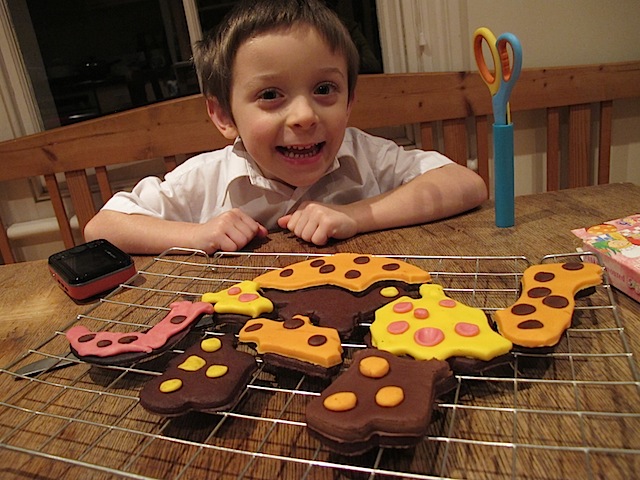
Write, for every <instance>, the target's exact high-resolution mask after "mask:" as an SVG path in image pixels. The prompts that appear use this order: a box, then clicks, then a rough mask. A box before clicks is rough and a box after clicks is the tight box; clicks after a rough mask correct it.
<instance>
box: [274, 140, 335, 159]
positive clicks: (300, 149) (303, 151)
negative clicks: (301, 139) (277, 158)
mask: <svg viewBox="0 0 640 480" xmlns="http://www.w3.org/2000/svg"><path fill="white" fill-rule="evenodd" d="M324 145H325V142H320V143H313V144H310V145H291V146H288V147H285V146H279V147H276V150H278V152H279V153H280V154H281V155H283V156H285V157H287V158H288V159H291V160H303V159H305V158H312V157H315V156H316V155H318V154H319V153H320V151H321V150H322V147H324Z"/></svg>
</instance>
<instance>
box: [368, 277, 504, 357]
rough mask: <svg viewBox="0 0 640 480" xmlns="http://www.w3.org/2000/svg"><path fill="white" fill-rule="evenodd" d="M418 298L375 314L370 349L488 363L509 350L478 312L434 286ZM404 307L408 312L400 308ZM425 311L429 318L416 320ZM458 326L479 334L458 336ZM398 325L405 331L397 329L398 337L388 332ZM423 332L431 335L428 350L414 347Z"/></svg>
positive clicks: (400, 301)
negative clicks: (464, 358) (468, 327)
mask: <svg viewBox="0 0 640 480" xmlns="http://www.w3.org/2000/svg"><path fill="white" fill-rule="evenodd" d="M420 295H421V298H418V299H413V298H409V297H401V298H399V299H397V300H396V301H394V302H391V303H388V304H387V305H385V306H383V307H382V308H380V309H378V310H377V311H376V313H375V320H374V321H373V323H372V324H371V327H370V330H371V339H372V343H373V346H375V347H377V348H379V349H380V350H386V351H388V352H391V353H393V354H394V355H410V356H412V357H414V358H416V359H418V360H430V359H432V358H436V359H438V360H446V359H447V358H450V357H456V356H464V357H472V358H478V359H480V360H491V359H492V358H494V357H497V356H499V355H502V354H505V353H507V352H509V351H510V350H511V347H512V344H511V342H510V341H509V340H507V339H506V338H504V337H503V336H501V335H499V334H497V333H496V332H494V331H493V330H492V329H491V327H490V326H489V322H488V320H487V317H486V315H485V314H484V312H483V311H482V310H481V309H479V308H473V307H469V306H468V305H465V304H463V303H460V302H457V301H454V300H453V299H451V298H449V297H447V296H446V295H445V294H444V291H443V289H442V286H441V285H437V284H424V285H421V286H420ZM399 304H400V305H399ZM396 305H398V308H396V310H394V306H396ZM407 305H409V309H408V310H406V309H402V308H399V307H402V306H405V307H406V306H407ZM397 310H399V311H397ZM405 310H406V311H405ZM425 310H426V311H427V312H428V316H427V317H426V318H418V317H420V316H421V315H420V314H421V313H422V312H424V311H425ZM414 312H416V315H414ZM459 322H463V323H465V324H469V325H470V326H471V327H472V329H474V330H478V333H477V334H475V335H473V336H462V335H459V334H458V333H456V324H457V323H459ZM399 324H402V325H403V327H404V329H398V330H397V332H398V333H390V332H389V329H390V328H391V329H393V327H394V326H395V325H399ZM390 325H391V327H390ZM476 327H477V329H476ZM425 332H429V334H433V335H434V336H433V338H434V339H435V340H434V343H437V344H435V345H429V346H427V345H425V344H419V343H417V342H416V340H415V339H416V333H417V335H418V338H420V336H421V335H424V334H425ZM436 334H437V335H436ZM438 335H439V337H438ZM442 338H443V340H442V341H439V340H440V339H442ZM438 342H439V343H438Z"/></svg>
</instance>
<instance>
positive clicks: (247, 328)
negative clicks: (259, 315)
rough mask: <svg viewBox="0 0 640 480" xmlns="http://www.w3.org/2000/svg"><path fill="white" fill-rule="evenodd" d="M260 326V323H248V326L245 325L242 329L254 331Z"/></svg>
mask: <svg viewBox="0 0 640 480" xmlns="http://www.w3.org/2000/svg"><path fill="white" fill-rule="evenodd" d="M261 328H262V324H261V323H254V324H252V325H249V326H248V327H246V328H245V329H244V331H245V332H255V331H256V330H260V329H261Z"/></svg>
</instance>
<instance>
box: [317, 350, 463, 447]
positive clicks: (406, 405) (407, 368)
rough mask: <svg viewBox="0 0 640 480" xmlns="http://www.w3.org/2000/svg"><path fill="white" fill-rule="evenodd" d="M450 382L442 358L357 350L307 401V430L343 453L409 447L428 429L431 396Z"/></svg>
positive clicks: (448, 388)
mask: <svg viewBox="0 0 640 480" xmlns="http://www.w3.org/2000/svg"><path fill="white" fill-rule="evenodd" d="M454 384H455V379H454V377H453V376H452V374H451V371H450V370H449V365H448V364H447V363H446V362H442V361H439V360H429V361H424V360H413V359H407V358H400V357H396V356H395V355H392V354H390V353H388V352H384V351H380V350H374V349H366V350H361V351H359V352H357V353H356V354H355V355H354V357H353V362H352V363H351V365H350V366H349V368H348V369H347V370H346V371H345V372H344V373H342V374H341V375H340V376H339V377H338V378H337V379H336V380H335V381H334V382H333V383H332V384H331V385H329V386H328V387H327V388H326V389H325V390H324V391H323V392H322V394H321V395H320V396H319V397H316V398H314V399H312V400H311V401H310V402H309V403H308V404H307V410H306V420H307V427H308V431H309V433H310V434H311V436H313V437H314V438H317V439H318V440H320V441H321V442H322V443H323V444H325V445H326V446H327V447H328V448H329V449H331V450H333V451H335V452H337V453H341V454H343V455H359V454H361V453H364V452H366V451H368V450H370V449H372V448H375V447H395V448H407V447H411V446H413V445H416V444H417V443H418V442H420V441H421V440H422V438H423V437H424V435H425V434H426V432H427V428H428V426H429V422H430V420H431V413H432V410H433V402H434V399H435V397H436V396H437V395H440V394H441V393H442V392H444V391H447V390H450V389H451V388H452V387H453V385H454Z"/></svg>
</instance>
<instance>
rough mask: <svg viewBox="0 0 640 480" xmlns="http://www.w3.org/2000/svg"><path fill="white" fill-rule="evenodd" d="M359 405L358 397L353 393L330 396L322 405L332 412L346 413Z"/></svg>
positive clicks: (338, 393) (339, 393)
mask: <svg viewBox="0 0 640 480" xmlns="http://www.w3.org/2000/svg"><path fill="white" fill-rule="evenodd" d="M357 403H358V397H356V394H355V393H353V392H337V393H334V394H333V395H329V396H328V397H327V398H325V399H324V402H323V403H322V404H323V405H324V407H325V408H326V409H327V410H331V411H332V412H346V411H348V410H352V409H353V408H355V406H356V405H357Z"/></svg>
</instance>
